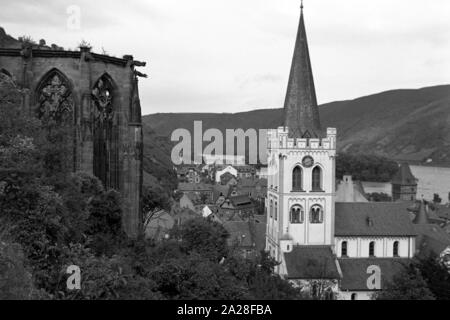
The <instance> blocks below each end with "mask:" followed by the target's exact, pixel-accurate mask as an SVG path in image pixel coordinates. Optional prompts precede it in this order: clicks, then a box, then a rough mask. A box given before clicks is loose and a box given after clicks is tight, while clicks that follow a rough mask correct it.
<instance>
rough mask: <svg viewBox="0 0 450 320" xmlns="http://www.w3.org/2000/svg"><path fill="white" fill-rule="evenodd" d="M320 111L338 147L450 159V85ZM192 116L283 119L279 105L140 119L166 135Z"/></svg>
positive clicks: (221, 122) (255, 124) (252, 124)
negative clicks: (336, 134)
mask: <svg viewBox="0 0 450 320" xmlns="http://www.w3.org/2000/svg"><path fill="white" fill-rule="evenodd" d="M320 116H321V120H322V126H323V127H324V128H326V127H336V128H337V129H338V148H339V150H341V151H349V152H357V153H376V154H378V155H381V156H385V157H388V158H390V159H394V160H407V161H411V162H420V161H423V160H424V159H427V158H432V159H433V162H434V163H436V164H437V163H441V164H446V165H448V164H449V163H450V85H443V86H436V87H427V88H422V89H417V90H392V91H387V92H382V93H379V94H374V95H370V96H366V97H362V98H358V99H355V100H349V101H340V102H332V103H328V104H324V105H322V106H320ZM195 120H201V121H202V122H203V130H207V129H209V128H217V129H220V130H222V131H223V130H225V129H234V128H243V129H248V128H255V129H262V128H276V127H278V126H279V125H281V124H282V110H281V109H263V110H255V111H250V112H244V113H236V114H227V113H222V114H213V113H171V114H168V113H159V114H151V115H147V116H145V117H144V124H145V126H147V127H150V128H152V131H154V132H155V133H156V134H157V135H158V136H162V137H170V134H171V133H172V131H173V130H175V129H177V128H186V129H188V130H192V128H193V122H194V121H195ZM144 138H145V137H144ZM148 138H151V137H148ZM147 143H148V141H147Z"/></svg>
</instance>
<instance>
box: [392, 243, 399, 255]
mask: <svg viewBox="0 0 450 320" xmlns="http://www.w3.org/2000/svg"><path fill="white" fill-rule="evenodd" d="M393 252H394V257H398V256H399V242H398V241H395V242H394V244H393Z"/></svg>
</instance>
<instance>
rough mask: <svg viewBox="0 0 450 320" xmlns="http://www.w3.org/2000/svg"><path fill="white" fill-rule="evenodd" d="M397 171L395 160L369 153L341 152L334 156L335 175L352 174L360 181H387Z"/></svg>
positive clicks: (340, 176) (340, 177)
mask: <svg viewBox="0 0 450 320" xmlns="http://www.w3.org/2000/svg"><path fill="white" fill-rule="evenodd" d="M397 171H398V165H397V163H396V162H394V161H391V160H388V159H386V158H383V157H380V156H376V155H370V154H349V153H344V152H341V153H339V155H338V156H337V157H336V177H337V178H338V179H342V177H343V176H344V175H352V176H353V179H355V180H360V181H375V182H389V181H391V179H392V177H393V176H394V174H395V173H396V172H397Z"/></svg>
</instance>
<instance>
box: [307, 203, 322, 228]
mask: <svg viewBox="0 0 450 320" xmlns="http://www.w3.org/2000/svg"><path fill="white" fill-rule="evenodd" d="M310 221H311V223H322V222H323V209H322V207H321V206H320V205H318V204H316V205H314V206H312V207H311V211H310Z"/></svg>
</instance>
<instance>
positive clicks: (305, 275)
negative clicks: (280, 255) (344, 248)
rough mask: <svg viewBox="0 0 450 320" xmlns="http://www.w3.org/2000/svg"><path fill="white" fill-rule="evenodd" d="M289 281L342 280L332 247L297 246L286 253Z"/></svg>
mask: <svg viewBox="0 0 450 320" xmlns="http://www.w3.org/2000/svg"><path fill="white" fill-rule="evenodd" d="M284 260H285V262H286V269H287V278H288V279H340V277H341V276H340V274H339V271H338V268H337V260H336V257H335V256H334V254H333V252H332V251H331V247H330V246H295V247H294V248H293V250H292V252H289V253H284Z"/></svg>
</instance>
